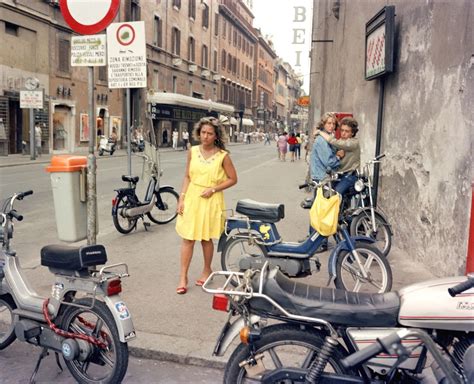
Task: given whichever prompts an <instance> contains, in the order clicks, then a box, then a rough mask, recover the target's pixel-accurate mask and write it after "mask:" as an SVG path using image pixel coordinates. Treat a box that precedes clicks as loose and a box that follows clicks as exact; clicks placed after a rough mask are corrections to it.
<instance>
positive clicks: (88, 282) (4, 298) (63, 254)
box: [0, 191, 136, 383]
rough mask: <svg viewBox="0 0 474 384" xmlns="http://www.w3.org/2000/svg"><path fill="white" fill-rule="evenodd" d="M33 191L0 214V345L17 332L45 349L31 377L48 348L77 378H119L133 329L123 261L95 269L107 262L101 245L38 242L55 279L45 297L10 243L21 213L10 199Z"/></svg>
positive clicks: (112, 380) (90, 380)
mask: <svg viewBox="0 0 474 384" xmlns="http://www.w3.org/2000/svg"><path fill="white" fill-rule="evenodd" d="M32 193H33V191H27V192H20V193H15V194H14V195H13V196H12V197H11V198H9V199H8V200H7V201H6V202H5V204H4V206H3V209H2V212H1V214H0V222H1V227H2V231H1V234H0V241H1V242H2V245H3V247H2V251H1V253H0V349H4V348H6V347H8V346H9V345H10V344H11V343H12V342H13V341H14V340H15V339H16V338H17V339H18V340H20V341H23V342H27V343H30V344H33V345H36V346H39V347H41V348H42V349H43V350H42V352H41V354H40V356H39V359H38V362H37V364H36V367H35V370H34V372H33V374H32V377H31V382H34V378H35V376H36V373H37V372H38V369H39V366H40V363H41V361H42V359H43V358H44V357H45V356H47V355H48V351H53V352H55V354H56V361H57V363H58V365H59V367H61V365H60V363H59V358H58V354H61V355H62V357H63V358H64V361H65V364H66V366H67V368H68V369H69V371H70V373H71V374H72V376H73V377H74V379H75V380H77V381H78V382H79V383H99V382H100V383H119V382H121V381H122V379H123V377H124V376H125V373H126V371H127V366H128V346H127V343H128V341H130V340H132V339H134V338H135V337H136V335H135V329H134V327H133V323H132V318H131V315H130V312H129V310H128V308H127V306H126V305H125V303H124V301H123V300H122V299H121V298H120V296H119V293H120V292H121V291H122V278H124V277H127V276H129V274H128V267H127V265H126V264H124V263H119V264H113V265H108V266H104V267H102V268H100V269H96V268H97V266H98V265H103V264H105V263H106V262H107V254H106V251H105V248H104V247H103V246H102V245H85V246H81V247H71V246H65V245H47V246H45V247H43V248H42V249H41V265H43V266H45V267H48V268H49V270H50V271H51V273H53V274H54V283H53V286H52V291H51V295H50V296H49V297H47V298H45V297H40V296H38V295H37V294H36V293H35V292H34V290H33V289H32V288H31V287H30V286H29V284H28V281H27V280H26V279H25V277H24V276H23V274H22V269H21V267H20V263H19V258H18V256H17V255H16V252H15V251H13V250H12V249H11V248H10V240H11V239H12V238H13V219H16V220H17V221H21V220H23V216H22V215H20V214H19V213H18V212H17V211H16V210H15V209H14V203H15V201H16V200H22V199H23V198H24V197H26V196H28V195H31V194H32Z"/></svg>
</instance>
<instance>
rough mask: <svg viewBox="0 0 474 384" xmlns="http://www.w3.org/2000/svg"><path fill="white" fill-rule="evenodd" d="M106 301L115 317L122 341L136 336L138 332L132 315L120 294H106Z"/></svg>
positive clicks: (127, 340) (125, 341) (124, 341)
mask: <svg viewBox="0 0 474 384" xmlns="http://www.w3.org/2000/svg"><path fill="white" fill-rule="evenodd" d="M104 301H105V304H106V305H107V307H108V308H109V311H110V313H112V316H113V317H114V320H115V325H116V326H117V330H118V334H119V338H120V341H121V342H122V343H127V342H129V341H130V340H132V339H134V338H136V337H137V334H136V332H135V327H134V326H133V322H132V315H131V314H130V310H129V309H128V308H127V306H126V305H125V302H124V301H123V300H122V299H121V298H120V296H119V295H114V296H105V297H104Z"/></svg>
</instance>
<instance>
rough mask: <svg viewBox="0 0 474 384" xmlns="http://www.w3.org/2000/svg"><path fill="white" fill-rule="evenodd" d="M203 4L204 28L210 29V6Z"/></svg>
mask: <svg viewBox="0 0 474 384" xmlns="http://www.w3.org/2000/svg"><path fill="white" fill-rule="evenodd" d="M202 4H203V9H202V26H203V28H209V6H208V5H207V4H205V3H202Z"/></svg>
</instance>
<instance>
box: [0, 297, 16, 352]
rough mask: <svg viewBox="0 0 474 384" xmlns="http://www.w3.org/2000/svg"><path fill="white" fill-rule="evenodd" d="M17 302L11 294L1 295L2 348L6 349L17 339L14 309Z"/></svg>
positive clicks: (0, 347)
mask: <svg viewBox="0 0 474 384" xmlns="http://www.w3.org/2000/svg"><path fill="white" fill-rule="evenodd" d="M15 308H16V305H15V303H14V302H13V300H12V299H11V297H9V296H2V297H0V350H2V349H5V348H6V347H8V346H9V345H10V344H11V343H13V342H14V341H15V339H16V336H15V315H14V314H13V310H14V309H15Z"/></svg>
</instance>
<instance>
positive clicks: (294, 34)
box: [253, 0, 313, 93]
mask: <svg viewBox="0 0 474 384" xmlns="http://www.w3.org/2000/svg"><path fill="white" fill-rule="evenodd" d="M253 14H254V16H255V19H254V23H253V25H254V27H256V28H260V30H261V32H262V35H263V36H267V35H268V36H269V37H270V39H271V40H272V41H273V44H274V48H275V51H276V53H277V55H278V56H279V57H281V58H282V59H283V60H285V61H287V62H288V63H289V64H291V66H292V67H293V69H294V70H295V72H296V73H299V74H301V75H302V79H303V81H304V84H303V88H304V89H305V91H306V92H307V93H308V92H309V72H310V59H309V50H310V47H311V25H312V14H313V1H312V0H253ZM298 52H300V53H298Z"/></svg>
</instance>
